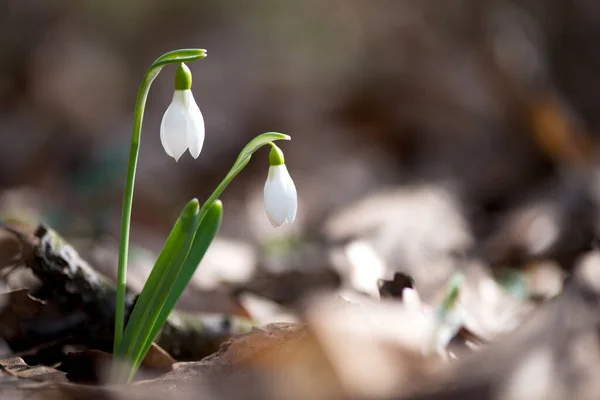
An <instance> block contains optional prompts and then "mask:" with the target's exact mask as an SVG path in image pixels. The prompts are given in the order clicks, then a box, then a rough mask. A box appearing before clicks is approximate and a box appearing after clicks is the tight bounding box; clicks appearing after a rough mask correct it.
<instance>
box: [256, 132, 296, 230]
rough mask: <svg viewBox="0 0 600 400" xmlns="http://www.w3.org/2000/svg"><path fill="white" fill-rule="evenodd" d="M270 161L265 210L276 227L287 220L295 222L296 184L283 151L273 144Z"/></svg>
mask: <svg viewBox="0 0 600 400" xmlns="http://www.w3.org/2000/svg"><path fill="white" fill-rule="evenodd" d="M272 146H273V148H272V149H271V154H270V155H269V161H270V164H271V166H270V167H269V174H268V176H267V181H266V182H265V190H264V195H265V212H266V213H267V217H268V218H269V221H270V222H271V225H273V226H274V227H275V228H277V227H279V226H281V225H283V224H284V223H285V222H287V223H290V224H291V223H293V222H294V220H295V219H296V211H297V210H298V194H297V192H296V185H294V181H293V180H292V177H291V176H290V173H289V172H288V170H287V167H286V166H285V164H284V162H283V152H281V150H280V149H279V148H278V147H277V146H275V145H273V144H272Z"/></svg>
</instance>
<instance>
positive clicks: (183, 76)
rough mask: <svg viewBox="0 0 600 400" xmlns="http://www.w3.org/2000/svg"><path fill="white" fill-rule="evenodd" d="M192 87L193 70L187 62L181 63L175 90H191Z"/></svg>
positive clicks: (176, 77)
mask: <svg viewBox="0 0 600 400" xmlns="http://www.w3.org/2000/svg"><path fill="white" fill-rule="evenodd" d="M191 88H192V71H190V69H189V68H188V66H187V65H185V63H181V64H179V68H177V72H176V73H175V90H190V89H191Z"/></svg>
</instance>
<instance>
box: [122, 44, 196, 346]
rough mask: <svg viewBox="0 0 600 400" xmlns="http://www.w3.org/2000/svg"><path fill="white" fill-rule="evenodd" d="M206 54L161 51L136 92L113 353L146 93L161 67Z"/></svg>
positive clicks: (124, 283) (125, 266)
mask: <svg viewBox="0 0 600 400" xmlns="http://www.w3.org/2000/svg"><path fill="white" fill-rule="evenodd" d="M204 57H206V50H203V49H181V50H175V51H171V52H168V53H165V54H163V55H162V56H160V57H159V58H157V59H156V61H154V63H152V65H151V66H150V68H149V69H148V71H146V74H145V75H144V79H143V80H142V84H141V85H140V89H139V91H138V94H137V99H136V102H135V112H134V117H133V130H132V134H131V148H130V151H129V163H128V165H127V178H126V182H125V194H124V196H123V210H122V214H121V241H120V244H119V264H118V271H117V301H116V304H115V334H114V344H113V352H115V353H116V350H117V349H118V347H119V345H120V344H121V340H122V339H123V327H124V324H125V296H126V289H127V258H128V253H129V231H130V226H131V208H132V204H133V189H134V186H135V171H136V169H137V162H138V155H139V149H140V139H141V136H142V122H143V119H144V110H145V108H146V100H147V98H148V92H149V91H150V87H151V86H152V82H153V81H154V79H156V77H157V76H158V74H159V73H160V70H161V69H162V67H163V66H165V65H167V64H174V63H181V62H189V61H194V60H198V59H200V58H204Z"/></svg>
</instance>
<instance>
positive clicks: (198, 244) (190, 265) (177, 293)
mask: <svg viewBox="0 0 600 400" xmlns="http://www.w3.org/2000/svg"><path fill="white" fill-rule="evenodd" d="M222 219H223V203H221V201H220V200H217V201H215V202H214V203H213V204H212V206H211V207H209V209H208V212H207V213H206V216H205V217H204V219H203V220H202V221H201V222H200V224H199V226H198V229H197V230H196V236H195V237H194V241H193V243H192V246H191V249H190V252H189V253H188V256H187V258H186V260H185V262H184V263H183V265H182V266H181V267H180V270H179V273H178V275H177V278H176V280H175V282H174V283H173V286H172V287H171V289H170V292H169V295H168V296H167V298H166V300H165V303H164V305H163V306H162V309H161V310H160V313H159V315H158V317H157V318H156V321H155V323H154V326H153V327H152V331H151V332H150V333H149V334H148V335H144V336H145V337H146V342H145V343H144V345H143V346H142V348H141V349H140V352H139V353H138V354H137V355H136V356H135V358H134V359H133V368H132V371H131V374H130V377H129V379H130V380H131V379H132V378H133V376H134V375H135V372H136V371H137V369H138V368H139V366H140V365H141V363H142V361H143V360H144V357H145V356H146V353H147V352H148V350H149V349H150V346H151V345H152V341H153V340H154V339H155V338H156V336H157V335H158V333H159V332H160V330H161V329H162V327H163V325H164V324H165V322H166V321H167V318H168V317H169V314H170V313H171V311H173V308H175V304H176V303H177V300H179V297H181V294H182V293H183V291H184V290H185V288H186V286H187V285H188V283H189V282H190V280H191V279H192V276H193V275H194V272H196V269H197V268H198V265H199V264H200V262H201V261H202V259H203V258H204V255H205V254H206V251H207V250H208V248H209V246H210V244H211V243H212V241H213V239H214V238H215V236H216V234H217V232H218V231H219V228H220V226H221V221H222ZM173 267H175V266H173Z"/></svg>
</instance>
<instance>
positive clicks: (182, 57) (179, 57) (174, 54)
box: [150, 49, 206, 69]
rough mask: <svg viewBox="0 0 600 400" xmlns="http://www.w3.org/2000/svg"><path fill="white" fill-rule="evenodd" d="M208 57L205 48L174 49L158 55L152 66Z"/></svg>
mask: <svg viewBox="0 0 600 400" xmlns="http://www.w3.org/2000/svg"><path fill="white" fill-rule="evenodd" d="M204 57H206V50H205V49H179V50H173V51H170V52H168V53H165V54H163V55H162V56H160V57H158V58H157V59H156V61H154V62H153V63H152V66H151V67H150V68H151V69H152V68H156V67H162V66H163V65H167V64H174V63H181V62H190V61H195V60H199V59H201V58H204Z"/></svg>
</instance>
